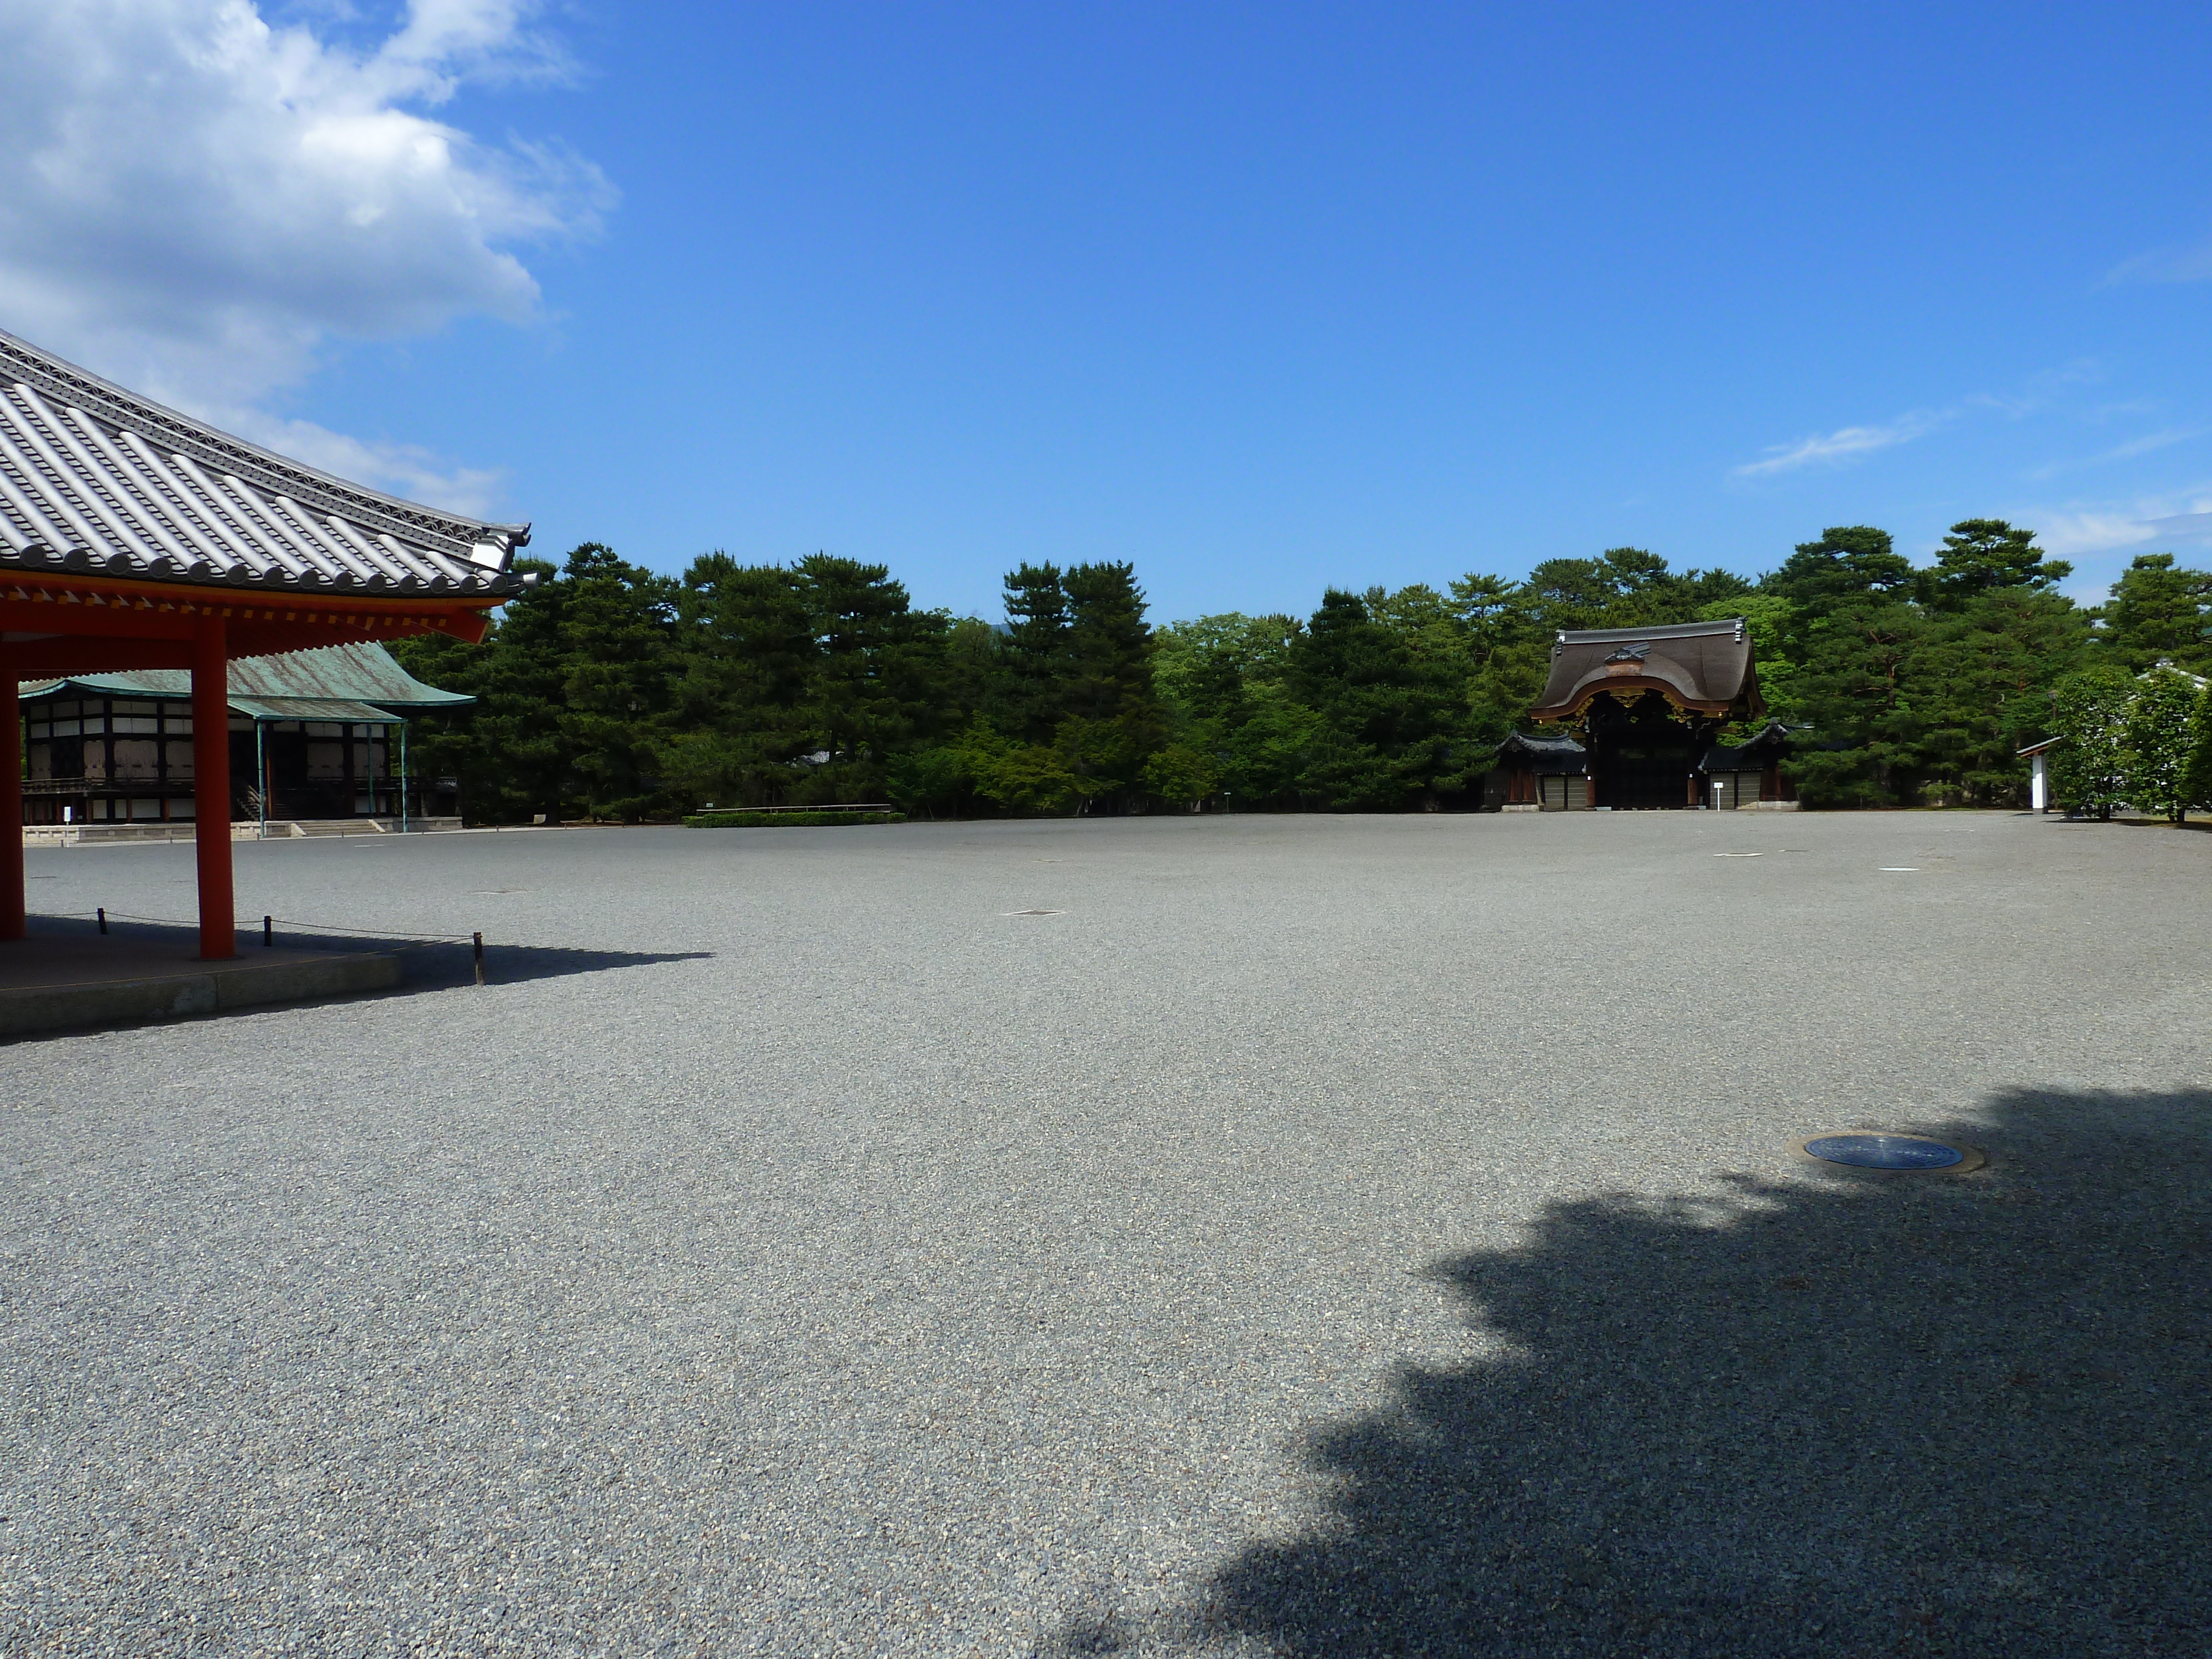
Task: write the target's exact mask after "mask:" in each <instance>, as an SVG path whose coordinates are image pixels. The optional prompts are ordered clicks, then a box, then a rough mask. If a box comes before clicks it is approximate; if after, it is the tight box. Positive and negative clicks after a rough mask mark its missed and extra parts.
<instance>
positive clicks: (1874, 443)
mask: <svg viewBox="0 0 2212 1659" xmlns="http://www.w3.org/2000/svg"><path fill="white" fill-rule="evenodd" d="M1949 418H1950V416H1949V415H1948V413H1936V412H1931V411H1929V410H1913V411H1911V412H1910V413H1907V414H1904V415H1900V416H1898V417H1897V418H1896V419H1895V420H1893V421H1891V422H1887V423H1886V424H1884V425H1881V426H1846V427H1840V428H1838V429H1837V430H1835V431H1833V432H1829V433H1825V434H1820V435H1815V436H1813V437H1810V438H1801V439H1799V440H1798V441H1796V443H1794V444H1777V445H1775V446H1774V447H1772V448H1771V449H1769V450H1768V451H1767V452H1766V454H1765V457H1764V459H1759V460H1756V461H1747V462H1746V463H1745V464H1744V465H1741V466H1740V467H1737V468H1736V469H1735V476H1736V477H1739V478H1759V477H1771V475H1773V474H1775V473H1777V472H1794V471H1796V470H1797V469H1798V468H1799V467H1802V466H1812V465H1817V464H1820V463H1823V462H1826V463H1834V462H1838V461H1847V460H1851V459H1856V458H1857V457H1858V456H1861V455H1870V454H1872V453H1875V451H1876V450H1881V449H1890V448H1893V447H1896V446H1897V445H1899V444H1903V443H1910V442H1911V441H1912V440H1914V439H1915V438H1919V437H1924V436H1926V435H1928V434H1929V433H1930V432H1933V431H1934V430H1935V429H1936V428H1937V427H1938V426H1941V425H1942V423H1943V422H1945V421H1946V420H1948V419H1949Z"/></svg>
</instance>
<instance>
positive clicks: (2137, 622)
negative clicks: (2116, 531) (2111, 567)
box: [2098, 553, 2212, 674]
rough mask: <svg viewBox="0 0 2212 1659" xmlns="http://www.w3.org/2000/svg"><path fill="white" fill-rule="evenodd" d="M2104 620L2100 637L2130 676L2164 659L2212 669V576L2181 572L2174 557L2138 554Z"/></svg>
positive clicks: (2108, 604) (2117, 585)
mask: <svg viewBox="0 0 2212 1659" xmlns="http://www.w3.org/2000/svg"><path fill="white" fill-rule="evenodd" d="M2098 616H2099V619H2100V622H2101V623H2103V629H2102V633H2101V635H2100V638H2101V639H2102V641H2104V642H2105V643H2106V645H2108V646H2109V647H2111V649H2112V653H2113V655H2114V657H2115V658H2116V659H2117V660H2118V662H2119V663H2120V664H2121V665H2124V667H2126V668H2127V669H2128V670H2129V671H2130V672H2133V673H2138V674H2140V673H2141V672H2142V671H2144V670H2145V669H2147V668H2149V667H2152V666H2154V665H2155V664H2157V663H2159V662H2160V661H2161V660H2163V661H2168V662H2172V664H2173V665H2175V666H2176V667H2179V668H2185V669H2188V670H2189V671H2191V672H2193V673H2199V674H2202V673H2204V672H2206V671H2208V670H2212V574H2208V573H2207V572H2204V571H2202V570H2186V569H2179V568H2175V564H2174V558H2173V555H2172V554H2171V553H2142V554H2138V555H2137V556H2136V557H2135V559H2134V560H2133V561H2132V562H2130V564H2129V566H2128V568H2126V569H2125V570H2124V571H2123V572H2122V573H2121V574H2120V579H2119V580H2118V581H2117V582H2115V583H2113V584H2112V598H2111V599H2108V600H2106V603H2105V605H2104V606H2103V608H2102V609H2101V610H2100V611H2099V613H2098Z"/></svg>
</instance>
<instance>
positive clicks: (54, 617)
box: [0, 571, 501, 679]
mask: <svg viewBox="0 0 2212 1659" xmlns="http://www.w3.org/2000/svg"><path fill="white" fill-rule="evenodd" d="M500 602H501V601H500V600H498V599H488V600H482V599H480V600H477V601H475V602H473V603H470V602H464V601H456V600H452V599H447V600H443V601H438V600H428V601H425V600H416V601H409V600H404V599H377V600H351V599H349V600H343V601H335V602H334V601H331V600H327V599H310V600H302V599H297V598H295V596H293V595H291V594H283V595H280V596H276V597H274V598H273V599H264V598H262V597H261V596H259V595H245V594H239V595H233V594H229V593H224V592H208V591H206V590H204V589H200V588H190V587H180V586H171V585H165V584H162V583H158V582H137V581H130V580H116V579H112V578H101V577H85V576H70V577H61V576H48V575H46V574H38V573H33V572H28V571H26V572H21V573H15V574H7V575H4V576H0V639H5V640H6V641H7V643H6V647H5V649H6V653H7V659H8V664H9V671H11V672H12V673H13V674H14V675H15V678H18V679H25V678H42V677H47V676H52V675H54V674H64V673H70V672H91V671H97V670H100V669H115V668H124V667H133V668H143V667H168V666H180V665H183V660H184V659H183V657H182V655H181V654H180V653H183V651H184V650H185V647H187V646H188V645H189V644H190V642H191V639H192V638H193V636H194V635H196V634H197V632H198V631H199V629H200V627H201V625H202V624H203V623H206V622H209V621H219V622H221V623H222V624H223V628H224V633H225V635H226V638H227V641H228V653H229V654H230V655H231V656H234V657H263V656H276V655H280V654H282V653H284V652H288V651H305V650H309V649H312V648H313V647H316V646H323V645H343V644H348V643H351V642H355V641H377V640H395V639H404V638H407V637H409V636H410V635H418V634H448V635H453V637H454V638H456V639H460V640H465V641H469V642H470V643H471V644H474V643H476V642H477V641H481V640H482V639H483V637H484V635H485V634H486V632H487V631H489V627H490V622H491V618H490V611H491V609H492V607H493V606H494V605H497V604H499V603H500ZM172 659H175V660H172Z"/></svg>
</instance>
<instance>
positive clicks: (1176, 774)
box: [1145, 743, 1221, 804]
mask: <svg viewBox="0 0 2212 1659" xmlns="http://www.w3.org/2000/svg"><path fill="white" fill-rule="evenodd" d="M1220 782H1221V773H1220V769H1218V767H1216V766H1215V765H1214V763H1212V761H1210V760H1208V759H1207V758H1206V757H1205V756H1204V755H1201V754H1200V753H1199V752H1198V750H1195V749H1187V748H1185V747H1184V746H1183V745H1182V744H1179V743H1171V744H1169V745H1168V746H1167V747H1166V748H1164V749H1163V750H1159V751H1158V753H1157V754H1155V755H1153V756H1152V758H1151V759H1149V760H1147V761H1146V763H1145V787H1146V789H1148V790H1150V791H1151V792H1152V793H1153V794H1154V795H1157V796H1158V798H1159V799H1162V800H1168V801H1176V802H1182V801H1189V802H1192V803H1194V804H1195V803H1197V802H1199V801H1200V800H1203V799H1205V798H1206V796H1208V795H1210V794H1212V793H1213V792H1214V791H1215V789H1217V788H1218V787H1220Z"/></svg>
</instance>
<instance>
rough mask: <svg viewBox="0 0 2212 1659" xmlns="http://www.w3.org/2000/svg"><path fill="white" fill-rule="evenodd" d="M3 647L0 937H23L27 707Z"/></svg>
mask: <svg viewBox="0 0 2212 1659" xmlns="http://www.w3.org/2000/svg"><path fill="white" fill-rule="evenodd" d="M10 654H11V653H9V652H7V651H5V650H0V939H21V938H22V937H23V707H22V704H21V702H20V701H19V700H18V699H17V697H16V696H15V663H14V662H13V661H11V660H10V659H9V658H10Z"/></svg>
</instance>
